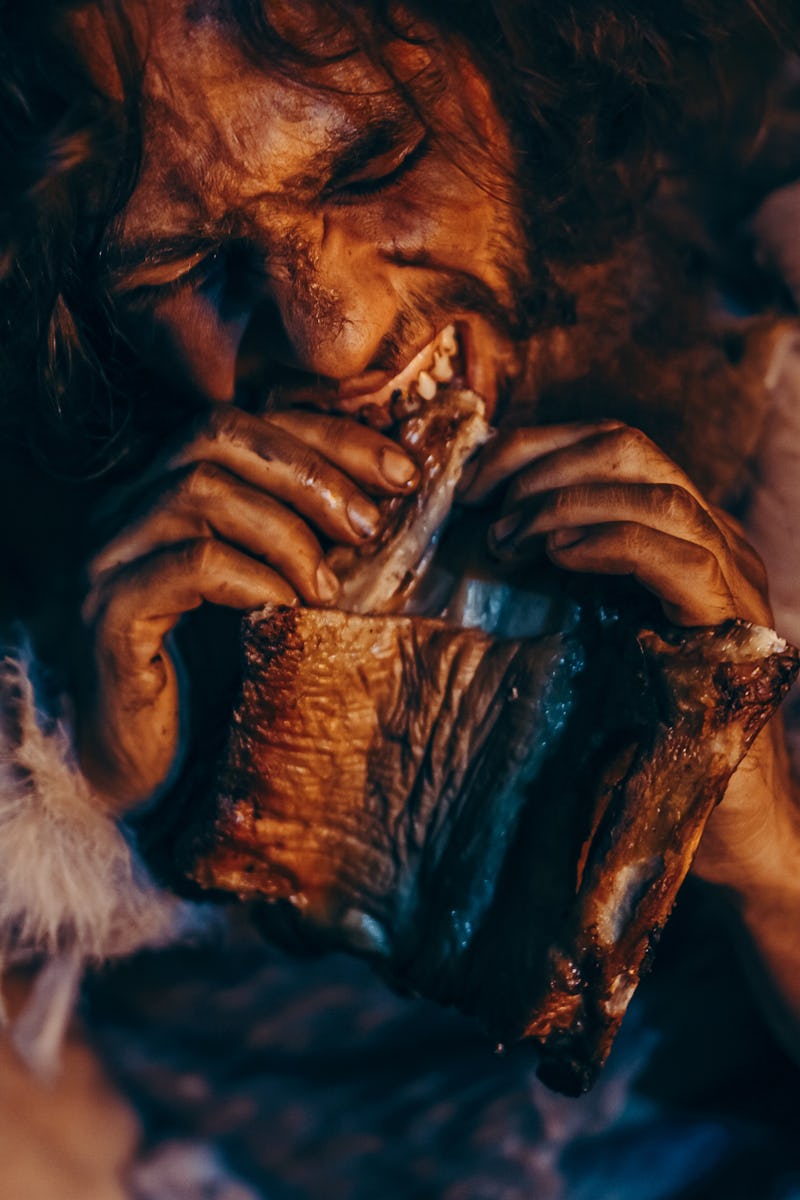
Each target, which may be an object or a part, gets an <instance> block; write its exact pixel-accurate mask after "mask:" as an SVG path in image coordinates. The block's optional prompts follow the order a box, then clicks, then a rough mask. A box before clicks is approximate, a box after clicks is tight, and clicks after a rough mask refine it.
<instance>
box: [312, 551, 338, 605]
mask: <svg viewBox="0 0 800 1200" xmlns="http://www.w3.org/2000/svg"><path fill="white" fill-rule="evenodd" d="M338 594H339V580H338V579H337V578H336V576H335V575H334V573H333V571H332V570H331V569H330V567H329V566H328V564H327V563H326V562H325V561H323V562H321V563H320V564H319V566H318V567H317V595H318V596H319V598H320V600H322V601H324V602H325V603H327V602H328V601H329V600H333V599H334V598H335V597H336V596H337V595H338Z"/></svg>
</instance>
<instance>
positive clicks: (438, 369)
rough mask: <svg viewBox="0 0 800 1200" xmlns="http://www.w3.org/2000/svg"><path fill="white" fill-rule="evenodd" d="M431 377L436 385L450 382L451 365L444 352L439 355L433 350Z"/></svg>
mask: <svg viewBox="0 0 800 1200" xmlns="http://www.w3.org/2000/svg"><path fill="white" fill-rule="evenodd" d="M431 375H432V376H433V378H434V379H435V380H436V382H437V383H449V382H450V380H451V379H452V378H453V364H452V363H451V362H450V356H449V355H448V354H446V353H444V352H442V353H439V352H438V351H437V350H434V352H433V366H432V367H431Z"/></svg>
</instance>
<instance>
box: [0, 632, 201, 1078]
mask: <svg viewBox="0 0 800 1200" xmlns="http://www.w3.org/2000/svg"><path fill="white" fill-rule="evenodd" d="M0 705H2V709H3V710H4V715H3V718H2V719H1V720H0V961H2V962H4V963H6V964H8V963H11V964H13V963H15V962H20V961H24V960H26V959H34V960H35V959H39V958H44V959H45V967H44V969H43V971H42V972H41V974H40V976H39V979H38V980H37V984H36V987H35V988H34V992H33V994H32V997H31V1000H30V1003H29V1007H28V1009H26V1010H25V1012H24V1013H23V1015H22V1017H21V1018H20V1019H19V1021H18V1023H17V1026H16V1028H15V1032H14V1041H15V1043H16V1045H17V1046H18V1048H19V1049H20V1051H21V1052H22V1053H23V1054H24V1056H25V1057H26V1058H27V1059H28V1061H29V1062H31V1064H32V1065H34V1066H36V1067H37V1068H38V1069H40V1070H43V1071H47V1070H49V1069H50V1068H51V1067H52V1064H53V1061H54V1058H55V1056H56V1054H57V1050H58V1046H59V1045H60V1042H61V1037H62V1035H63V1030H64V1028H65V1025H66V1022H67V1020H68V1019H69V1015H70V1012H71V1009H72V1001H73V1000H74V995H75V991H76V988H77V985H78V982H79V979H80V974H81V971H82V968H83V966H84V964H86V963H88V962H100V961H102V960H104V959H107V958H111V957H118V956H121V955H126V954H130V953H132V952H133V951H134V950H137V949H140V948H143V947H145V946H159V945H163V944H165V943H166V942H168V941H171V940H173V939H174V938H175V937H176V936H178V935H179V934H180V933H182V932H186V930H187V928H190V927H192V926H195V927H196V926H197V925H198V920H197V915H198V913H199V912H200V911H201V910H199V909H198V908H197V907H196V906H193V905H188V904H183V903H181V902H180V901H179V900H178V899H177V898H176V897H174V896H172V895H171V894H170V893H168V892H165V891H162V890H160V889H159V888H158V887H157V886H156V885H155V883H154V882H153V880H152V879H151V878H150V877H149V875H148V873H147V871H146V870H145V868H144V866H143V865H142V863H141V862H140V861H139V859H138V857H137V855H136V854H135V852H134V850H133V848H132V846H131V844H130V842H129V839H128V837H127V836H126V833H125V830H124V827H122V826H121V825H118V824H117V823H116V822H115V821H114V819H113V818H112V817H111V815H110V814H109V813H108V812H107V811H106V810H105V809H104V807H103V805H102V803H101V802H100V801H99V799H98V797H97V796H96V795H95V794H94V793H93V791H92V788H91V786H90V784H89V783H88V781H87V780H86V778H85V777H84V776H83V775H82V774H81V772H80V770H79V768H78V766H77V764H76V762H75V759H74V755H73V752H72V744H71V739H70V737H69V734H68V731H67V728H66V726H65V724H64V722H63V721H60V720H53V719H52V718H47V717H46V716H44V715H43V714H41V713H40V712H38V711H37V706H36V699H35V696H34V687H33V683H32V681H31V657H30V655H27V654H26V653H25V652H21V653H15V654H14V655H9V656H7V657H6V658H5V659H4V660H3V661H2V662H0Z"/></svg>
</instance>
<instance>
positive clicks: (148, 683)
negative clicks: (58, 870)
mask: <svg viewBox="0 0 800 1200" xmlns="http://www.w3.org/2000/svg"><path fill="white" fill-rule="evenodd" d="M415 483H416V468H415V467H414V464H413V463H412V462H411V460H410V459H409V458H407V456H406V455H405V454H404V453H403V452H402V451H401V450H400V449H399V448H398V447H397V446H396V445H395V444H394V443H393V442H391V441H390V440H389V439H388V438H386V437H384V436H383V435H382V434H379V433H376V432H375V431H373V430H371V429H368V428H366V427H364V426H362V425H359V424H357V423H356V422H354V421H351V420H348V419H345V418H341V417H332V416H328V415H323V414H315V413H306V412H302V413H300V412H285V413H276V414H270V415H269V417H266V418H264V417H255V416H251V415H250V414H248V413H245V412H242V411H240V410H238V409H236V408H233V407H232V406H228V405H225V406H222V405H221V406H218V407H216V408H214V409H213V410H211V412H210V413H204V414H203V417H202V418H201V419H199V420H197V421H195V423H194V424H193V427H192V428H191V429H190V430H189V432H188V434H187V435H185V436H184V437H183V439H182V440H181V441H180V443H179V444H177V445H176V446H175V447H174V448H172V449H171V450H169V451H167V452H166V453H165V454H164V455H163V457H162V458H161V459H160V460H159V461H158V462H157V463H156V464H155V465H154V466H153V468H152V469H151V470H150V471H149V472H148V474H147V477H146V478H144V479H140V480H138V481H137V482H136V484H135V485H134V486H133V487H132V488H126V489H124V490H123V491H121V492H120V493H119V494H118V495H117V496H116V497H114V499H113V504H112V506H111V513H112V516H113V517H114V519H115V524H116V526H117V528H118V530H119V531H118V532H117V533H116V534H115V535H114V536H113V537H112V538H111V540H110V541H108V542H107V544H106V545H105V546H104V547H103V548H102V549H101V550H100V551H99V553H97V554H96V555H95V557H94V558H93V560H92V561H91V563H90V564H89V568H88V579H89V590H88V593H87V595H86V599H85V603H84V605H83V611H82V617H83V625H84V631H85V634H86V637H87V638H88V641H89V644H90V647H91V654H90V659H91V663H92V666H93V670H92V673H91V686H90V687H89V688H88V689H87V691H86V693H85V694H84V695H83V696H82V697H81V698H80V703H79V713H78V752H79V756H80V758H81V763H82V765H83V768H84V770H85V771H86V773H87V775H88V776H89V777H90V778H91V779H92V781H93V782H94V784H95V786H96V787H97V788H98V790H100V791H101V792H102V793H103V794H104V795H105V796H106V797H107V798H108V802H109V804H110V805H111V806H113V807H114V808H116V809H119V810H121V809H123V808H125V807H128V806H130V805H133V804H135V803H137V802H139V801H141V800H143V799H145V798H147V797H148V796H150V795H151V794H152V793H153V792H154V791H155V790H156V789H157V788H158V787H159V786H160V785H161V784H162V783H163V782H164V781H165V779H166V778H167V776H168V774H169V771H170V768H171V766H172V764H173V761H174V759H175V756H176V753H177V748H178V735H179V694H178V684H177V677H176V670H175V664H174V662H173V660H172V658H171V656H170V653H169V650H168V646H167V638H168V635H169V633H170V632H171V630H172V629H174V627H175V626H176V624H177V623H178V621H179V620H180V618H181V617H182V615H183V614H184V613H187V612H189V611H190V610H191V609H194V608H197V607H198V606H199V605H200V604H202V603H203V601H210V602H211V603H213V604H221V605H226V606H228V607H230V608H235V609H249V608H254V607H257V606H259V605H261V604H265V603H269V602H273V603H280V604H295V603H298V602H304V603H307V604H312V605H324V604H329V603H331V602H333V601H334V600H335V598H336V594H337V591H338V582H337V580H336V578H335V576H334V575H333V574H332V572H331V571H330V569H329V568H328V567H327V565H326V564H325V561H324V556H323V549H322V545H321V544H320V540H319V536H320V535H321V536H323V537H325V538H327V539H329V540H331V541H334V542H347V543H350V544H358V543H359V542H361V541H364V540H365V539H367V538H369V537H370V536H371V535H372V534H373V533H374V532H375V531H376V530H377V524H378V517H379V514H378V509H377V507H376V506H375V504H374V503H373V501H372V500H371V499H370V496H369V495H368V494H367V493H372V494H376V495H392V494H396V493H398V492H403V491H407V490H410V488H412V487H413V486H415Z"/></svg>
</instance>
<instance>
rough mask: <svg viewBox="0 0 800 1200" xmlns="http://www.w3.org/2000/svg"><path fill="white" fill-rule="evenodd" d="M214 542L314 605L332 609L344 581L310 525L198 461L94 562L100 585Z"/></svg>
mask: <svg viewBox="0 0 800 1200" xmlns="http://www.w3.org/2000/svg"><path fill="white" fill-rule="evenodd" d="M211 536H216V537H219V538H222V539H224V540H225V541H226V542H230V543H232V544H233V545H235V546H237V547H238V548H239V549H241V550H244V551H246V552H247V553H249V554H252V555H255V556H256V557H258V558H260V559H262V560H263V561H265V562H267V563H270V564H271V565H272V566H273V567H275V568H276V569H277V570H278V572H279V573H280V574H281V575H283V576H284V577H285V578H286V579H287V580H288V581H289V582H290V583H291V584H292V586H293V588H294V589H295V590H296V591H297V592H299V594H300V595H301V596H302V597H303V599H304V600H307V601H308V602H309V603H312V604H327V603H329V602H330V601H332V600H333V599H334V598H335V597H336V595H337V593H338V590H339V581H338V580H337V578H336V576H335V575H334V574H333V572H332V571H331V569H330V567H329V566H328V565H327V563H326V562H325V559H324V557H323V551H322V547H321V546H320V543H319V541H318V540H317V538H316V537H315V536H314V534H313V533H312V531H311V529H310V528H309V527H308V525H307V524H306V522H305V521H303V520H302V518H300V517H299V516H298V515H297V514H296V513H294V512H293V511H292V510H291V509H289V508H287V507H286V506H285V505H283V504H281V503H280V502H279V501H277V500H274V499H273V498H272V497H270V496H268V495H266V493H264V492H260V491H257V490H256V489H255V488H253V487H251V486H250V485H249V484H246V483H243V482H242V481H241V480H240V479H237V477H236V476H235V475H232V474H231V473H230V472H229V471H226V470H224V469H223V468H222V467H217V466H215V465H213V464H211V463H206V462H204V463H198V464H197V465H195V466H192V467H190V468H189V469H188V470H186V471H183V472H181V473H180V474H179V475H178V476H177V478H176V479H174V480H173V481H172V483H171V486H170V488H169V489H168V490H167V491H166V492H165V493H164V494H163V495H161V496H159V498H158V501H157V503H156V504H155V505H154V506H153V507H152V508H151V509H150V510H149V511H148V512H146V513H144V514H143V515H142V516H141V517H140V518H139V519H138V520H137V521H134V522H132V523H131V524H130V525H129V526H127V527H126V528H125V529H124V530H123V531H122V532H121V533H120V534H119V535H118V536H117V537H116V538H114V539H113V541H111V542H110V543H109V544H108V545H107V546H105V547H104V548H103V550H102V551H101V552H100V554H98V555H97V556H96V557H95V558H94V559H93V560H92V562H91V564H90V567H89V579H90V581H91V582H92V583H96V582H97V581H98V580H99V578H100V577H101V576H102V575H104V574H106V573H107V572H109V571H114V570H116V569H117V568H119V567H120V566H123V565H125V564H126V563H131V562H134V561H135V560H136V559H143V558H146V557H147V556H148V555H150V554H152V553H154V552H155V551H156V550H160V549H164V548H166V547H167V546H170V545H175V544H177V543H179V542H184V541H189V540H194V539H197V538H208V537H211Z"/></svg>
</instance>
